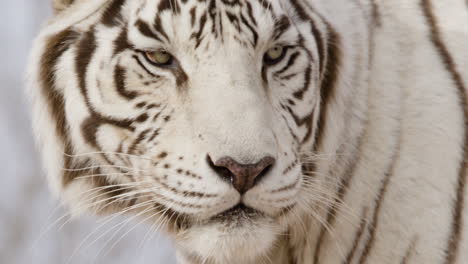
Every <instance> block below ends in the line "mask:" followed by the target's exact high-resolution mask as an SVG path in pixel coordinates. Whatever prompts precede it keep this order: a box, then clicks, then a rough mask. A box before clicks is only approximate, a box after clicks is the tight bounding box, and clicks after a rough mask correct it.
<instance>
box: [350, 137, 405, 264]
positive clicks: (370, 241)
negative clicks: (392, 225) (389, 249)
mask: <svg viewBox="0 0 468 264" xmlns="http://www.w3.org/2000/svg"><path fill="white" fill-rule="evenodd" d="M398 133H399V134H401V131H399V132H398ZM400 137H401V135H398V138H400ZM399 144H400V139H399V140H398V146H397V147H396V149H395V150H394V153H393V155H392V162H391V164H390V166H389V168H388V170H387V172H386V173H385V178H384V180H383V183H382V186H381V187H380V190H379V192H378V195H377V198H376V200H375V201H374V204H375V206H374V213H373V216H372V219H371V222H370V223H369V228H368V230H369V237H368V238H367V240H366V242H365V244H364V249H363V252H362V254H361V257H360V258H359V262H358V263H362V264H364V263H366V262H367V259H368V257H369V256H370V252H371V250H372V249H373V247H374V244H375V240H376V234H377V228H378V226H379V216H380V212H381V210H382V204H383V201H384V199H385V195H386V193H387V190H388V186H389V185H390V182H391V178H392V176H393V175H394V172H395V166H396V162H397V160H398V154H399V153H400V145H399Z"/></svg>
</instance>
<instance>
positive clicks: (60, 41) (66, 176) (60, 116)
mask: <svg viewBox="0 0 468 264" xmlns="http://www.w3.org/2000/svg"><path fill="white" fill-rule="evenodd" d="M78 38H79V33H77V32H75V31H73V30H70V29H66V30H64V31H62V32H60V33H57V34H56V35H54V36H52V37H50V38H49V39H48V40H47V42H46V48H45V50H44V53H43V54H42V56H41V60H40V65H41V68H40V72H39V81H40V88H41V93H42V96H44V98H45V100H46V101H47V105H48V110H49V114H50V116H51V118H52V119H53V120H54V124H55V133H56V134H57V137H58V140H61V141H62V144H63V145H64V152H65V153H67V154H69V155H71V154H73V153H72V152H73V149H72V148H71V142H70V139H69V137H68V131H67V129H68V124H67V119H66V115H65V99H64V97H63V94H62V93H60V92H59V91H58V90H57V88H56V83H55V79H56V78H55V77H56V74H55V68H56V67H57V63H58V61H59V59H60V58H61V57H62V55H63V54H64V52H65V51H67V50H68V49H69V48H70V46H71V45H72V44H73V43H74V42H75V41H76V40H77V39H78ZM69 155H64V157H63V158H64V164H63V167H64V168H66V169H73V168H74V165H76V163H75V162H73V161H72V158H71V157H70V156H69ZM77 176H78V172H77V171H72V170H66V171H64V172H63V180H62V185H63V186H64V187H65V186H67V185H68V184H69V183H70V182H71V181H72V180H73V179H74V178H75V177H77Z"/></svg>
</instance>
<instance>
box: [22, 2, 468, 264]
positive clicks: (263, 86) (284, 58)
mask: <svg viewBox="0 0 468 264" xmlns="http://www.w3.org/2000/svg"><path fill="white" fill-rule="evenodd" d="M53 4H54V8H55V15H54V17H53V18H52V19H51V20H50V21H49V22H48V23H47V24H46V25H45V26H44V28H43V29H42V31H41V33H40V34H39V36H38V38H37V39H36V41H35V44H34V47H33V50H32V53H31V59H30V64H29V88H30V89H29V91H28V93H29V96H30V98H31V102H32V108H33V111H32V112H33V120H34V131H35V135H36V139H37V142H38V146H39V149H40V151H41V154H42V158H43V164H44V168H45V171H46V174H47V177H48V180H49V182H50V185H51V187H52V190H53V191H54V192H55V193H56V194H57V195H59V196H60V197H61V199H62V200H63V201H64V203H65V204H66V205H67V206H68V207H69V208H70V210H71V211H72V212H73V213H74V214H76V215H79V214H83V213H89V212H91V213H93V214H98V215H102V216H103V217H109V216H113V215H128V216H130V217H133V218H135V219H142V220H144V221H146V222H148V228H152V229H157V230H159V231H162V232H166V233H167V234H168V235H169V236H171V237H172V238H173V241H174V244H175V245H176V248H177V252H178V260H179V262H180V263H182V264H205V263H207V264H220V263H223V264H231V263H243V264H253V263H255V264H256V263H275V264H284V263H289V264H293V263H295V264H336V263H349V264H354V263H378V264H387V263H388V264H393V263H410V264H411V263H425V264H439V263H444V264H456V263H458V264H461V263H468V246H467V244H468V240H467V239H468V236H467V232H468V231H467V230H468V228H466V223H467V219H468V216H467V211H468V210H465V209H464V208H465V207H466V205H465V203H466V199H467V195H466V190H465V189H466V187H465V185H466V177H467V167H468V164H467V163H468V132H467V131H468V129H467V126H466V124H467V123H468V122H467V120H468V97H467V93H468V92H467V85H468V75H467V71H466V65H468V54H467V50H466V45H463V44H466V43H467V40H468V31H467V30H466V28H467V27H462V26H460V25H463V24H466V23H467V22H466V21H468V7H467V6H466V1H464V0H452V1H435V0H393V1H377V0H353V1H351V0H349V1H344V0H281V1H278V0H203V1H202V0H75V1H68V0H54V1H53ZM463 67H465V69H464V68H463ZM155 247H156V246H155Z"/></svg>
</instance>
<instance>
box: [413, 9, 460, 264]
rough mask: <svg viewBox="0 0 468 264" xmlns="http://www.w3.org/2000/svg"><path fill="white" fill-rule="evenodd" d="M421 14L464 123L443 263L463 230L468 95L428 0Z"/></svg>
mask: <svg viewBox="0 0 468 264" xmlns="http://www.w3.org/2000/svg"><path fill="white" fill-rule="evenodd" d="M420 5H421V8H422V10H423V14H424V16H425V18H426V22H427V24H428V25H429V27H430V39H431V41H432V43H433V45H434V47H435V49H436V50H437V52H438V53H439V56H440V59H441V60H442V63H443V64H444V65H445V68H446V70H447V72H448V73H449V74H450V76H451V78H452V81H453V83H454V85H455V86H456V88H457V89H458V96H459V98H460V104H461V107H462V109H463V114H464V116H463V119H464V120H463V122H464V123H463V124H464V132H463V133H464V135H463V141H464V142H463V152H462V157H461V163H460V167H459V175H458V183H457V186H456V190H455V193H456V199H455V201H454V203H453V209H452V212H453V220H452V224H451V230H450V235H449V238H448V241H447V249H446V250H445V252H446V257H445V262H444V263H445V264H452V263H455V262H456V260H457V257H458V251H459V246H460V241H461V239H462V232H463V210H464V203H465V201H464V196H465V182H466V174H467V168H468V131H467V128H468V97H467V92H466V86H465V84H464V83H463V79H462V77H461V75H460V73H459V72H458V71H457V67H456V64H455V61H454V60H453V57H452V55H451V54H450V52H449V50H448V48H447V46H446V45H445V43H444V41H443V38H442V36H441V32H440V29H439V25H438V22H437V20H436V17H435V15H434V11H433V6H432V3H431V1H430V0H421V2H420Z"/></svg>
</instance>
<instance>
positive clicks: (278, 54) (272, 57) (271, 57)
mask: <svg viewBox="0 0 468 264" xmlns="http://www.w3.org/2000/svg"><path fill="white" fill-rule="evenodd" d="M285 54H286V48H285V47H282V46H276V47H273V48H271V49H269V50H268V51H267V52H266V53H265V56H264V58H263V60H264V62H265V63H266V64H269V65H273V64H276V63H278V62H279V61H281V60H282V59H283V58H284V55H285Z"/></svg>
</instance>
